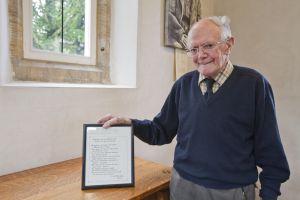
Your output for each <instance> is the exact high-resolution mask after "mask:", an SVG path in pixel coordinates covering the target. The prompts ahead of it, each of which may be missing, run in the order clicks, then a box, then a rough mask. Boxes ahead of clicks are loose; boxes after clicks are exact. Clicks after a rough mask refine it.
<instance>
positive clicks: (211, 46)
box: [186, 41, 225, 57]
mask: <svg viewBox="0 0 300 200" xmlns="http://www.w3.org/2000/svg"><path fill="white" fill-rule="evenodd" d="M223 42H225V41H219V42H215V43H205V44H203V45H201V46H199V47H195V48H191V49H187V50H186V54H187V55H188V56H189V57H193V56H195V55H198V53H199V52H200V51H202V52H203V53H210V52H211V51H212V50H213V49H214V48H215V47H216V46H217V45H219V44H221V43H223Z"/></svg>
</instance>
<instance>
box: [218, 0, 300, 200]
mask: <svg viewBox="0 0 300 200" xmlns="http://www.w3.org/2000/svg"><path fill="white" fill-rule="evenodd" d="M213 12H214V13H215V14H216V15H228V16H230V18H231V21H232V32H233V35H235V37H236V44H235V47H234V48H233V52H232V61H233V63H235V64H240V65H246V66H251V67H253V68H256V69H258V70H259V71H260V72H262V73H263V74H264V75H265V76H266V77H267V78H268V79H269V81H270V82H271V84H272V86H273V90H274V94H275V98H276V107H277V116H278V123H279V129H280V132H281V139H282V142H283V145H284V148H285V150H286V154H287V157H288V161H289V164H290V168H291V178H290V180H289V181H288V182H287V183H285V184H283V186H282V197H281V198H280V199H284V200H294V199H299V197H300V192H299V188H300V170H299V166H300V145H299V144H298V143H299V142H300V135H299V132H300V123H299V119H300V93H299V91H300V67H299V66H300V60H299V55H300V51H299V47H300V40H299V35H300V23H299V18H300V1H299V0H289V1H281V0H264V1H261V0H252V1H240V0H229V1H223V0H214V6H213Z"/></svg>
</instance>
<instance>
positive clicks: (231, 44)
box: [226, 37, 234, 55]
mask: <svg viewBox="0 0 300 200" xmlns="http://www.w3.org/2000/svg"><path fill="white" fill-rule="evenodd" d="M226 44H227V50H226V54H228V55H229V54H230V52H231V48H232V47H233V45H234V37H231V38H229V39H227V41H226Z"/></svg>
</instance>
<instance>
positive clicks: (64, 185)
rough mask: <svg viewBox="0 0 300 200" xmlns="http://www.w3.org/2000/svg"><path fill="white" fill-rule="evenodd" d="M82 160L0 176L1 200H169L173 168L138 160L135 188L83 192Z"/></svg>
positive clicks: (136, 163) (136, 159)
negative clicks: (167, 192) (168, 194)
mask: <svg viewBox="0 0 300 200" xmlns="http://www.w3.org/2000/svg"><path fill="white" fill-rule="evenodd" d="M81 170H82V161H81V159H80V158H78V159H73V160H68V161H65V162H61V163H56V164H52V165H47V166H43V167H39V168H35V169H31V170H26V171H23V172H18V173H14V174H10V175H5V176H0V199H1V200H2V199H3V200H121V199H151V200H152V199H159V200H161V199H166V198H168V197H167V194H166V192H165V191H166V190H167V189H168V185H169V181H170V170H171V169H170V167H167V166H163V165H160V164H157V163H153V162H150V161H145V160H142V159H139V158H135V187H128V188H109V189H96V190H84V191H82V190H81V173H82V171H81Z"/></svg>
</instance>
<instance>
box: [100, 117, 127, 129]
mask: <svg viewBox="0 0 300 200" xmlns="http://www.w3.org/2000/svg"><path fill="white" fill-rule="evenodd" d="M97 124H103V128H108V127H110V126H112V125H119V124H123V125H131V119H129V118H127V117H116V116H113V115H111V114H108V115H106V116H104V117H102V118H100V119H99V120H98V121H97Z"/></svg>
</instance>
